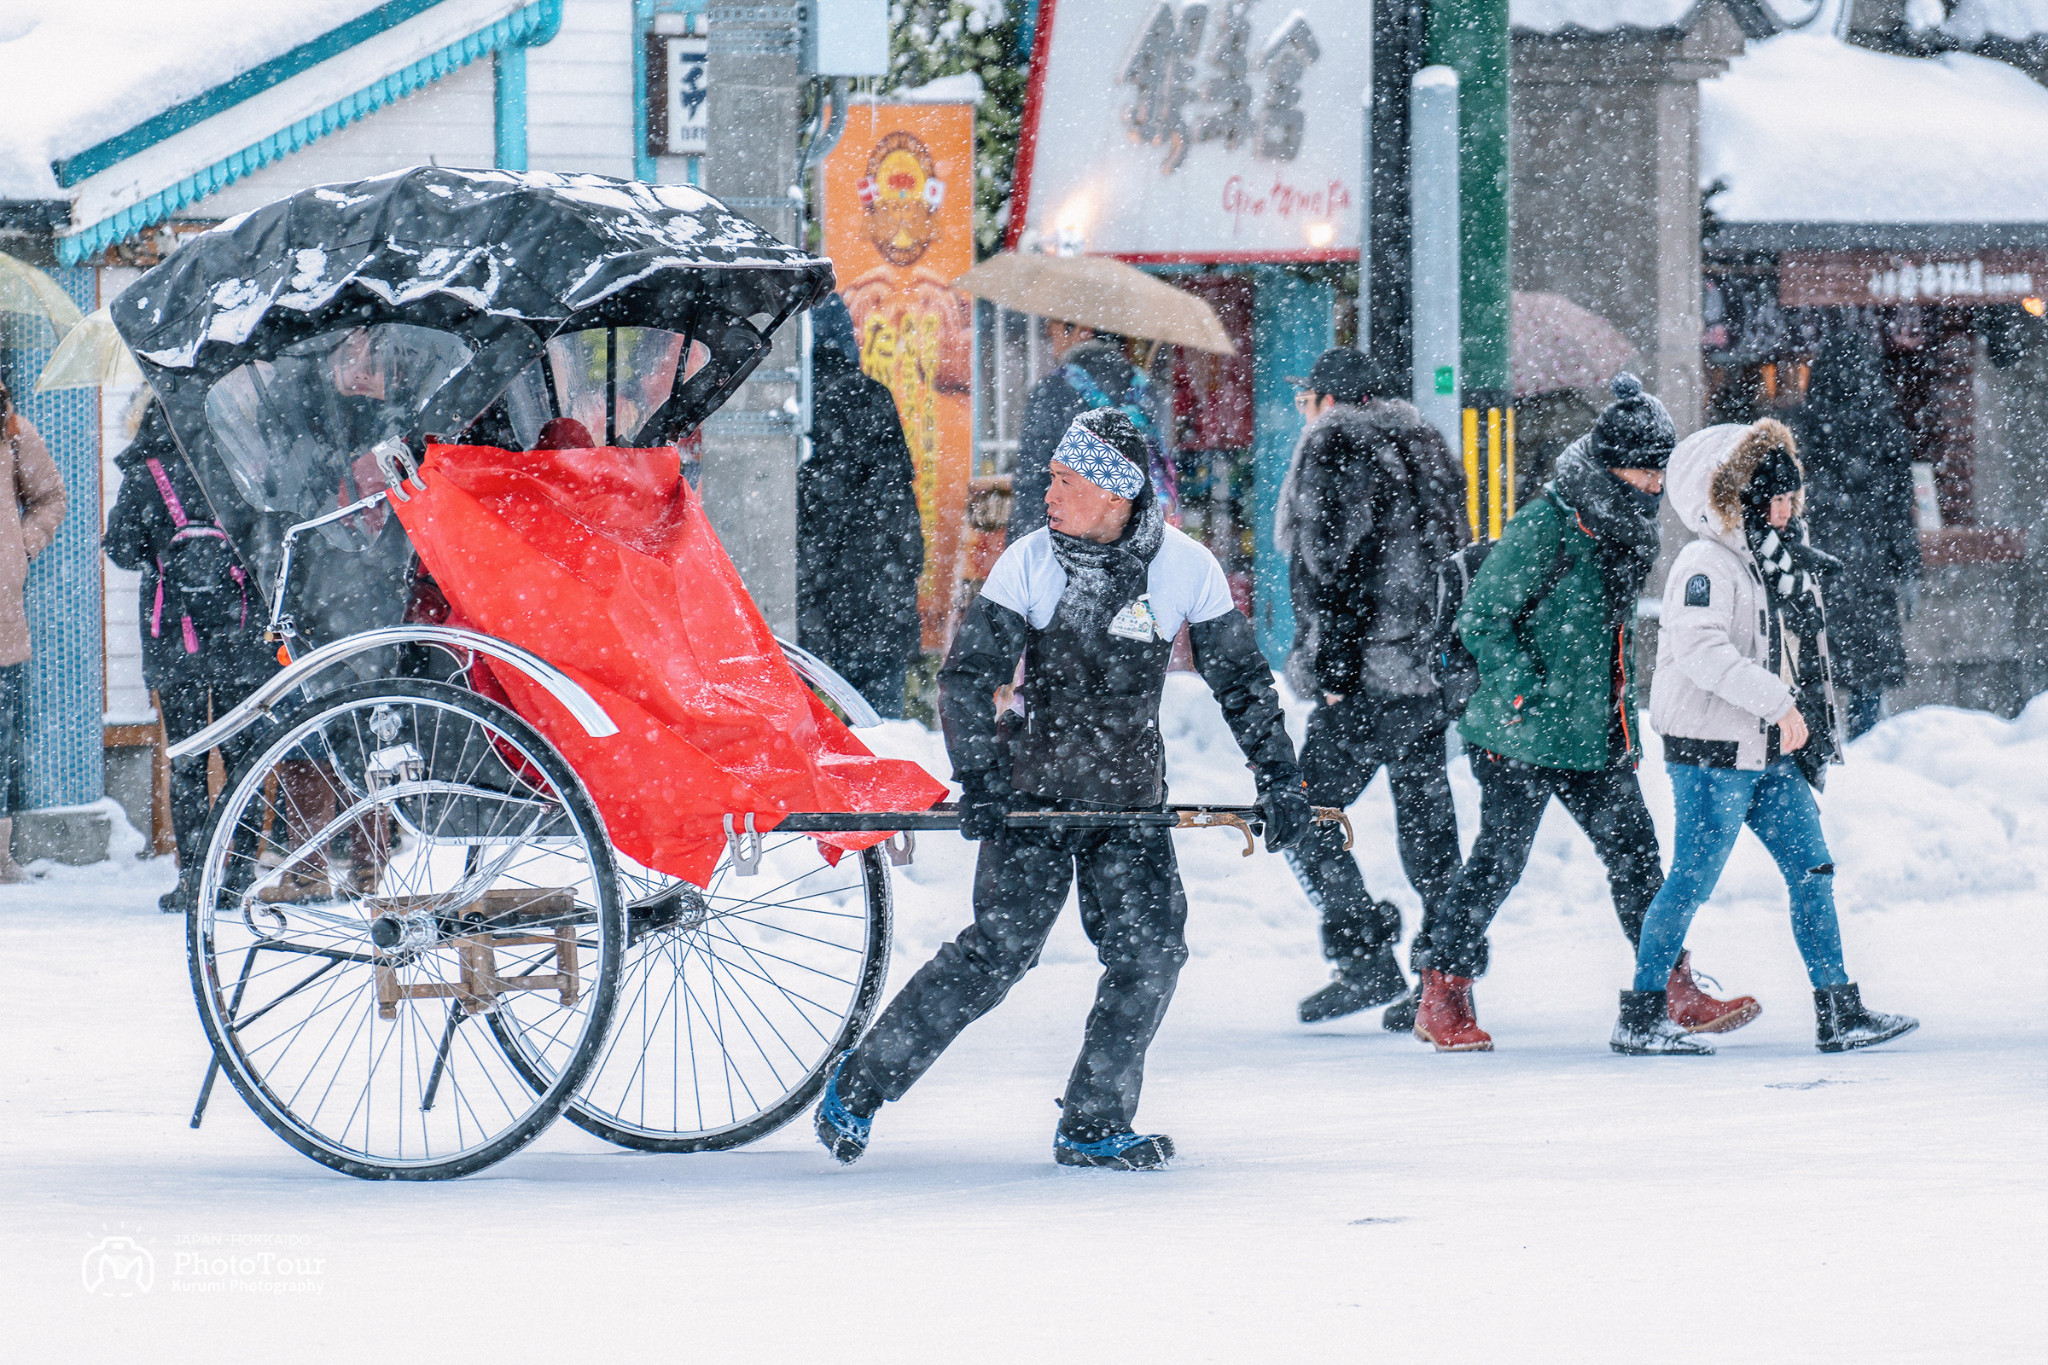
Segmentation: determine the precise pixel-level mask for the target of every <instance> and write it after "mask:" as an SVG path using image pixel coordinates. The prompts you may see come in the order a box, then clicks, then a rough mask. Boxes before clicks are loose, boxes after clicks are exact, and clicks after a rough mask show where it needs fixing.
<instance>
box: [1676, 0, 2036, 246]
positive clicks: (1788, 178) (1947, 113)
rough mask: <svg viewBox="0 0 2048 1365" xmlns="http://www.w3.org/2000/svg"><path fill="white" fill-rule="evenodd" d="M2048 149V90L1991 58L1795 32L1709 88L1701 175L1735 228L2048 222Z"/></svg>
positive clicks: (1732, 66)
mask: <svg viewBox="0 0 2048 1365" xmlns="http://www.w3.org/2000/svg"><path fill="white" fill-rule="evenodd" d="M2012 2H2015V3H2016V2H2017V0H2012ZM2044 147H2048V89H2043V88H2042V87H2041V86H2040V85H2037V84H2036V83H2035V82H2034V81H2032V80H2030V79H2029V78H2028V77H2027V76H2026V75H2025V74H2023V73H2022V72H2020V71H2019V70H2018V69H2017V68H2015V67H2012V66H2008V65H2006V64H2005V63H2004V62H1997V61H1992V60H1990V59H1989V58H1985V57H1973V56H1966V55H1964V54H1961V53H1950V54H1948V55H1946V56H1942V57H1937V58H1928V57H1892V56H1886V55H1883V54H1880V53H1876V52H1870V51H1867V50H1865V49H1863V48H1859V47H1852V46H1850V45H1849V44H1847V43H1844V42H1842V41H1841V40H1839V39H1837V38H1835V37H1833V36H1832V35H1830V34H1827V33H1813V32H1799V33H1786V34H1781V35H1780V36H1778V37H1775V38H1770V39H1766V40H1764V41H1762V42H1755V43H1751V44H1750V45H1749V50H1748V51H1747V52H1745V53H1744V54H1743V55H1742V56H1740V57H1737V58H1735V59H1734V60H1733V61H1732V62H1730V63H1729V67H1728V71H1727V73H1726V74H1725V75H1722V76H1718V77H1716V78H1714V79H1713V80H1709V81H1705V82H1703V83H1702V84H1701V85H1700V177H1701V179H1702V181H1703V182H1711V181H1713V180H1714V179H1716V178H1720V179H1724V180H1726V181H1727V182H1728V189H1727V192H1726V193H1724V194H1722V195H1721V196H1720V197H1718V198H1717V199H1716V200H1715V201H1714V208H1715V211H1716V212H1718V213H1719V214H1720V215H1721V217H1722V218H1724V219H1726V220H1727V221H1729V222H1733V223H2048V157H2043V156H2042V149H2043V148H2044Z"/></svg>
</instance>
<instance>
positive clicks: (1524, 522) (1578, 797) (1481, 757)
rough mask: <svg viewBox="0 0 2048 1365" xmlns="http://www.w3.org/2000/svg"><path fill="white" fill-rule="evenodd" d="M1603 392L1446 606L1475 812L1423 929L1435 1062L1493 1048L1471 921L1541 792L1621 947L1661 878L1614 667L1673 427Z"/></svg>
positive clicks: (1628, 391)
mask: <svg viewBox="0 0 2048 1365" xmlns="http://www.w3.org/2000/svg"><path fill="white" fill-rule="evenodd" d="M1613 389H1614V396H1615V401H1614V402H1613V403H1611V404H1610V405H1608V407H1607V409H1606V411H1604V412H1602V413H1601V414H1600V417H1599V419H1598V420H1597V421H1596V422H1595V423H1594V424H1593V429H1592V431H1590V432H1589V433H1587V434H1586V435H1585V436H1582V437H1580V438H1579V439H1578V440H1577V441H1575V442H1573V443H1572V445H1571V446H1569V447H1568V448H1567V449H1566V450H1565V452H1564V453H1563V454H1562V455H1561V456H1559V457H1558V461H1557V473H1556V477H1555V478H1554V479H1553V480H1552V481H1551V482H1550V483H1549V484H1547V485H1545V487H1544V490H1543V493H1542V495H1541V496H1539V497H1537V498H1535V499H1533V500H1531V501H1530V502H1529V503H1528V504H1527V505H1526V506H1525V507H1523V508H1522V509H1521V510H1520V511H1519V512H1518V513H1516V515H1515V517H1514V519H1513V520H1512V521H1510V522H1509V523H1508V526H1507V530H1506V531H1505V532H1504V533H1503V534H1502V536H1501V538H1500V542H1499V543H1498V544H1497V545H1495V546H1494V547H1493V549H1492V550H1491V551H1490V552H1489V553H1488V555H1487V557H1486V562H1485V564H1484V565H1483V566H1482V567H1481V568H1480V570H1479V572H1478V574H1477V575H1476V576H1475V577H1474V578H1473V580H1472V586H1471V589H1470V591H1469V592H1468V593H1467V594H1466V597H1465V602H1464V605H1463V607H1462V609H1461V610H1460V611H1459V613H1458V619H1457V631H1458V635H1459V638H1460V639H1462V640H1463V641H1464V644H1465V648H1466V649H1468V650H1470V651H1471V653H1472V657H1473V658H1474V659H1475V660H1477V661H1478V664H1479V690H1478V691H1477V692H1476V693H1475V694H1474V695H1473V698H1472V701H1471V703H1470V705H1469V706H1468V707H1467V708H1466V711H1465V715H1464V718H1463V720H1461V721H1460V722H1459V727H1458V728H1459V730H1460V732H1461V733H1462V734H1463V735H1464V737H1465V741H1466V744H1467V746H1468V748H1469V749H1470V752H1471V760H1472V771H1473V774H1474V776H1476V777H1477V778H1478V779H1479V789H1480V811H1479V834H1478V837H1477V838H1476V839H1475V841H1474V842H1473V846H1472V852H1471V855H1470V856H1469V857H1468V858H1467V859H1466V861H1465V865H1464V868H1463V869H1462V870H1461V871H1460V872H1459V874H1458V879H1457V881H1456V883H1455V884H1454V885H1453V886H1452V888H1451V891H1450V894H1449V895H1448V896H1446V897H1445V898H1444V899H1443V902H1442V905H1441V909H1440V911H1439V913H1437V914H1435V915H1431V916H1428V917H1426V918H1425V922H1424V925H1423V936H1424V938H1425V939H1426V943H1425V945H1424V949H1423V954H1422V956H1423V959H1424V961H1423V990H1422V1002H1421V1004H1420V1006H1419V1007H1418V1009H1417V1011H1416V1019H1415V1034H1416V1036H1417V1037H1418V1038H1420V1039H1422V1040H1423V1041H1424V1042H1428V1043H1431V1044H1433V1045H1434V1046H1435V1047H1436V1049H1437V1050H1438V1051H1439V1052H1484V1051H1491V1050H1492V1048H1493V1040H1492V1038H1491V1037H1489V1036H1488V1035H1487V1033H1486V1032H1485V1031H1484V1030H1482V1029H1481V1028H1480V1027H1479V1023H1478V1019H1477V1017H1476V1015H1475V1013H1474V1010H1473V1005H1472V979H1473V978H1474V977H1477V976H1479V975H1481V974H1483V973H1484V972H1485V970H1486V962H1487V941H1486V930H1487V927H1488V926H1489V925H1490V924H1491V923H1492V922H1493V917H1494V914H1495V912H1497V911H1498V910H1499V909H1500V906H1501V903H1502V902H1503V901H1505V900H1506V899H1507V896H1508V893H1509V892H1510V891H1512V890H1513V889H1514V886H1515V883H1516V882H1517V881H1519V880H1520V879H1521V876H1522V870H1523V869H1524V868H1525V867H1526V866H1527V865H1528V861H1529V851H1530V849H1531V847H1532V846H1533V845H1534V843H1535V841H1536V828H1537V825H1538V824H1539V823H1540V822H1541V820H1542V818H1543V811H1544V808H1545V807H1546V806H1547V805H1549V803H1550V798H1551V797H1553V796H1555V797H1557V798H1558V800H1559V801H1561V802H1563V804H1564V807H1565V809H1566V810H1567V811H1569V812H1570V813H1571V816H1572V819H1573V820H1575V821H1576V822H1577V823H1578V826H1579V828H1580V829H1582V830H1584V831H1585V833H1586V836H1587V838H1589V839H1591V840H1592V842H1593V848H1594V850H1595V852H1597V853H1598V854H1599V856H1600V861H1601V863H1602V864H1604V865H1605V867H1606V869H1607V881H1608V887H1609V890H1610V891H1611V892H1612V894H1613V897H1614V909H1615V913H1616V914H1617V915H1618V916H1619V917H1620V919H1621V927H1622V930H1623V932H1625V933H1626V934H1627V935H1628V940H1629V943H1630V944H1631V945H1634V944H1635V943H1636V941H1637V940H1638V938H1639V937H1640V936H1641V934H1642V925H1643V916H1644V914H1645V913H1646V912H1647V911H1648V909H1649V906H1650V902H1651V901H1652V900H1653V899H1655V897H1656V895H1657V891H1658V889H1659V888H1660V887H1662V886H1663V884H1664V874H1663V872H1662V870H1661V868H1660V867H1659V864H1658V850H1657V832H1656V829H1655V828H1654V827H1653V826H1652V825H1651V823H1650V813H1649V810H1648V808H1647V807H1645V806H1644V804H1643V793H1642V788H1641V787H1640V786H1639V785H1638V783H1637V781H1636V765H1637V764H1638V763H1639V762H1641V761H1642V743H1641V738H1640V731H1639V730H1638V728H1637V720H1636V706H1635V679H1634V678H1633V676H1632V675H1631V667H1630V665H1631V657H1632V654H1633V644H1634V618H1635V610H1636V600H1637V598H1638V597H1639V596H1640V595H1641V593H1642V590H1643V584H1644V581H1645V580H1646V579H1647V578H1648V576H1649V572H1650V569H1651V566H1652V565H1654V564H1655V563H1656V560H1657V502H1658V497H1659V495H1660V494H1661V492H1662V490H1663V486H1664V465H1665V462H1666V461H1668V460H1669V459H1670V457H1671V450H1672V447H1673V446H1674V445H1675V444H1676V443H1677V431H1676V428H1675V427H1674V425H1673V423H1672V421H1671V414H1670V413H1669V412H1667V411H1665V408H1664V405H1663V404H1662V403H1660V402H1659V401H1657V399H1656V397H1655V396H1654V395H1652V394H1648V393H1645V392H1644V391H1643V386H1642V384H1641V382H1640V381H1639V380H1637V379H1636V377H1635V376H1634V375H1630V374H1622V375H1618V376H1616V378H1615V380H1614V384H1613ZM1680 970H1683V971H1686V972H1688V973H1689V970H1690V968H1689V965H1688V964H1687V963H1683V962H1682V963H1681V967H1680ZM1674 975H1676V973H1674ZM1687 980H1688V983H1689V982H1690V976H1689V975H1688V978H1687ZM1672 1000H1673V1001H1674V1004H1673V1009H1674V1011H1676V1010H1678V1009H1680V1008H1697V1007H1696V1006H1695V1003H1694V1001H1693V998H1692V995H1691V994H1689V993H1688V990H1687V989H1685V988H1682V987H1676V986H1675V987H1674V988H1673V993H1672ZM1702 1012H1708V1011H1704V1010H1703V1011H1702Z"/></svg>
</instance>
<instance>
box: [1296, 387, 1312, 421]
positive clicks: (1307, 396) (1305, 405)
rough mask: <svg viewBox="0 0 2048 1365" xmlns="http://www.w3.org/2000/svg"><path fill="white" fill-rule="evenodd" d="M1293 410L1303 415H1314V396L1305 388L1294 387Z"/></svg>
mask: <svg viewBox="0 0 2048 1365" xmlns="http://www.w3.org/2000/svg"><path fill="white" fill-rule="evenodd" d="M1294 410H1295V411H1296V412H1298V413H1300V414H1301V415H1302V416H1303V417H1313V416H1315V410H1316V396H1315V395H1314V394H1312V393H1310V392H1309V391H1308V390H1307V389H1296V390H1295V391H1294Z"/></svg>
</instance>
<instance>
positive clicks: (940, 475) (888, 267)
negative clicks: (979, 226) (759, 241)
mask: <svg viewBox="0 0 2048 1365" xmlns="http://www.w3.org/2000/svg"><path fill="white" fill-rule="evenodd" d="M823 182H824V214H823V219H824V228H825V254H826V255H827V256H830V257H831V258H832V265H833V268H834V269H835V270H836V271H837V273H838V276H839V286H840V290H841V292H842V293H843V294H844V295H845V298H846V307H847V310H848V311H849V312H851V313H852V314H853V327H854V332H855V334H856V335H857V336H858V337H859V338H860V355H861V368H862V369H864V370H865V371H867V373H868V374H869V375H871V376H873V377H874V378H875V379H878V380H880V381H881V382H882V383H884V384H886V385H888V387H889V392H890V393H892V394H894V395H895V398H896V411H897V414H898V415H899V416H900V417H901V418H902V419H903V435H904V438H905V439H906V440H907V441H908V442H909V443H910V457H911V459H912V461H913V462H914V463H915V464H916V466H917V510H918V514H919V515H920V517H921V518H922V519H923V521H924V577H923V579H921V580H920V581H919V583H918V590H917V605H918V614H919V616H920V618H921V619H922V621H923V626H924V645H925V648H926V649H940V648H943V647H944V646H945V643H946V631H947V626H948V622H949V620H950V618H951V616H952V611H953V602H954V596H955V594H956V592H957V591H958V586H959V582H960V571H961V563H960V541H961V534H962V531H963V529H964V527H965V523H966V519H967V493H968V476H969V474H970V473H971V470H972V466H973V458H974V456H973V442H974V413H973V407H972V390H973V372H974V315H973V313H972V311H971V309H970V306H969V304H968V301H967V299H966V297H965V296H964V295H961V294H957V293H955V292H954V291H953V288H952V281H953V280H954V279H955V278H957V277H958V276H960V275H961V274H963V273H965V272H966V270H967V269H968V268H969V267H970V266H972V265H973V264H974V107H973V106H972V105H968V104H855V105H853V106H852V108H851V109H849V110H848V113H847V119H846V135H845V137H843V138H842V139H841V140H840V143H839V146H838V147H837V148H835V149H834V150H833V152H832V155H830V156H828V157H827V158H825V165H824V175H823Z"/></svg>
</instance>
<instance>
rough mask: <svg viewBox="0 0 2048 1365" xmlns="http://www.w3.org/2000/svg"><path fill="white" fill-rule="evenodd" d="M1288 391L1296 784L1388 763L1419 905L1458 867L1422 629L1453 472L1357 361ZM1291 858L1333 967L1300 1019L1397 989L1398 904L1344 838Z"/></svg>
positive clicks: (1333, 1014) (1454, 544)
mask: <svg viewBox="0 0 2048 1365" xmlns="http://www.w3.org/2000/svg"><path fill="white" fill-rule="evenodd" d="M1295 382H1296V385H1297V387H1298V389H1299V394H1298V397H1297V400H1296V401H1297V404H1298V406H1299V407H1300V409H1301V412H1302V415H1303V416H1304V417H1305V418H1307V419H1308V423H1309V425H1308V427H1307V429H1306V430H1304V431H1303V432H1302V434H1301V440H1300V442H1299V444H1297V445H1296V447H1295V451H1294V458H1293V460H1292V461H1291V462H1290V464H1289V465H1288V469H1287V477H1286V479H1285V480H1284V481H1283V482H1282V484H1281V487H1280V502H1279V507H1278V509H1277V511H1276V514H1275V516H1274V518H1273V538H1274V544H1275V545H1276V546H1277V547H1278V549H1279V551H1280V553H1281V554H1282V555H1283V556H1284V557H1285V559H1286V561H1287V565H1288V584H1289V587H1290V589H1291V594H1292V597H1293V600H1294V648H1293V650H1292V652H1291V653H1290V654H1289V656H1288V660H1287V679H1288V682H1289V684H1290V685H1291V686H1293V688H1294V689H1295V691H1296V692H1297V693H1299V694H1300V695H1302V696H1305V697H1310V698H1313V699H1314V700H1315V702H1316V709H1315V711H1314V712H1313V713H1312V714H1311V715H1310V716H1309V721H1308V737H1307V741H1306V743H1304V744H1303V746H1302V751H1301V767H1302V774H1303V776H1304V778H1305V780H1306V781H1307V783H1308V796H1309V800H1310V801H1311V802H1312V803H1313V804H1315V805H1319V806H1340V807H1341V806H1348V805H1350V804H1351V803H1352V802H1354V801H1356V800H1357V799H1358V797H1359V794H1360V793H1362V792H1363V791H1364V790H1365V787H1366V784H1367V783H1369V782H1371V781H1372V779H1373V775H1374V774H1375V773H1377V772H1378V771H1379V770H1380V769H1381V768H1382V767H1384V768H1385V769H1386V770H1387V784H1388V786H1389V788H1390V789H1391V790H1392V793H1393V798H1394V827H1395V830H1396V833H1397V837H1398V840H1399V845H1400V851H1401V867H1402V870H1403V871H1405V872H1406V873H1407V874H1408V881H1409V884H1410V885H1412V886H1413V887H1414V888H1415V891H1416V894H1418V895H1419V896H1420V897H1421V898H1422V903H1423V906H1424V908H1425V910H1427V909H1428V908H1431V907H1434V906H1435V905H1436V904H1437V903H1438V902H1439V901H1441V900H1442V898H1443V897H1444V895H1445V894H1446V893H1448V892H1449V890H1450V887H1451V882H1452V879H1453V878H1454V877H1455V876H1456V875H1457V871H1458V818H1457V813H1456V811H1455V809H1454V808H1453V806H1452V804H1451V784H1450V779H1449V776H1448V774H1447V773H1446V771H1445V748H1444V743H1445V732H1446V730H1447V728H1448V726H1449V720H1448V718H1447V717H1446V715H1445V713H1444V705H1443V693H1442V690H1441V687H1440V685H1439V681H1438V677H1437V660H1436V649H1435V646H1434V642H1433V638H1432V629H1431V627H1432V616H1433V609H1434V605H1435V604H1434V595H1433V591H1432V589H1433V585H1434V582H1435V568H1436V565H1437V564H1439V563H1441V562H1442V561H1443V560H1444V559H1445V558H1446V557H1447V556H1449V555H1450V554H1452V553H1453V552H1454V551H1455V550H1456V549H1457V548H1458V546H1459V544H1460V543H1461V542H1462V541H1463V539H1464V535H1463V525H1464V512H1463V493H1462V489H1461V484H1460V479H1459V473H1458V467H1457V464H1456V462H1455V461H1454V460H1453V458H1452V456H1451V450H1450V447H1449V446H1448V445H1446V444H1445V442H1444V439H1443V437H1442V436H1441V435H1439V434H1438V433H1437V430H1436V428H1434V427H1432V426H1431V425H1430V424H1429V423H1428V422H1427V421H1425V420H1424V419H1423V416H1422V414H1421V413H1420V412H1418V411H1416V409H1415V407H1414V406H1413V405H1412V404H1410V403H1407V402H1404V401H1403V400H1402V399H1401V398H1400V397H1399V396H1398V395H1399V393H1400V391H1401V388H1402V385H1401V384H1400V382H1399V377H1398V376H1395V375H1391V374H1386V373H1384V372H1382V371H1381V370H1380V369H1379V368H1378V367H1376V366H1375V365H1374V364H1373V363H1372V362H1371V361H1370V360H1369V359H1368V358H1367V357H1366V356H1364V355H1363V354H1361V353H1360V352H1358V351H1356V350H1353V349H1352V348H1350V347H1348V346H1340V347H1335V348H1332V349H1331V350H1328V351H1325V352H1324V353H1323V354H1322V355H1321V356H1320V357H1319V358H1318V359H1317V360H1316V363H1315V367H1314V368H1313V369H1312V370H1310V372H1309V374H1308V376H1307V377H1306V378H1303V379H1299V380H1297V381H1295ZM1287 861H1288V863H1289V864H1290V865H1291V866H1292V867H1293V868H1294V874H1295V876H1296V877H1297V878H1299V879H1300V881H1301V886H1302V890H1303V891H1305V892H1306V893H1307V894H1308V898H1309V901H1310V902H1311V903H1312V904H1313V905H1314V906H1315V907H1316V908H1317V909H1318V910H1319V911H1321V913H1322V917H1323V925H1322V940H1323V956H1324V958H1326V959H1327V960H1328V961H1329V963H1330V965H1331V967H1332V969H1333V972H1334V979H1333V980H1332V981H1331V982H1330V984H1329V985H1327V986H1325V987H1324V988H1323V989H1321V990H1320V991H1317V992H1316V993H1315V994H1314V995H1311V996H1309V997H1308V999H1306V1000H1304V1001H1302V1002H1301V1009H1300V1013H1301V1020H1302V1022H1303V1023H1305V1024H1312V1023H1317V1022H1320V1021H1322V1020H1326V1019H1337V1018H1341V1017H1343V1016H1345V1015H1348V1014H1353V1013H1356V1012H1357V1011H1359V1010H1363V1009H1370V1008H1371V1007H1373V1006H1375V1005H1383V1004H1386V1003H1387V1002H1388V1001H1390V1000H1395V999H1396V998H1397V997H1401V996H1404V995H1406V994H1407V992H1408V982H1407V980H1406V979H1405V978H1404V977H1403V976H1402V975H1401V966H1400V963H1399V962H1398V961H1397V960H1396V959H1395V956H1394V947H1395V945H1396V944H1397V943H1398V942H1399V941H1400V938H1401V911H1400V908H1399V907H1398V906H1396V905H1394V904H1393V903H1392V902H1390V901H1375V900H1374V899H1373V898H1372V896H1371V895H1370V894H1368V893H1367V891H1366V888H1365V878H1364V877H1363V876H1362V875H1360V872H1359V868H1358V862H1357V860H1356V859H1355V858H1354V857H1353V856H1352V855H1351V854H1350V853H1347V852H1346V851H1345V849H1344V838H1343V835H1342V834H1341V833H1339V832H1337V831H1336V830H1334V829H1331V828H1329V827H1318V828H1317V829H1315V830H1313V831H1311V832H1310V834H1309V836H1308V837H1307V838H1306V839H1304V840H1303V841H1302V843H1301V846H1300V847H1299V848H1296V849H1294V850H1291V851H1290V852H1289V853H1288V854H1287ZM1410 1013H1412V1012H1411V1011H1407V1010H1403V1009H1402V1008H1401V1007H1400V1006H1396V1008H1395V1009H1394V1010H1390V1011H1388V1015H1389V1020H1388V1027H1390V1028H1400V1029H1402V1030H1404V1031H1405V1028H1406V1026H1407V1022H1406V1018H1405V1017H1404V1016H1407V1015H1409V1014H1410Z"/></svg>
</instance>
